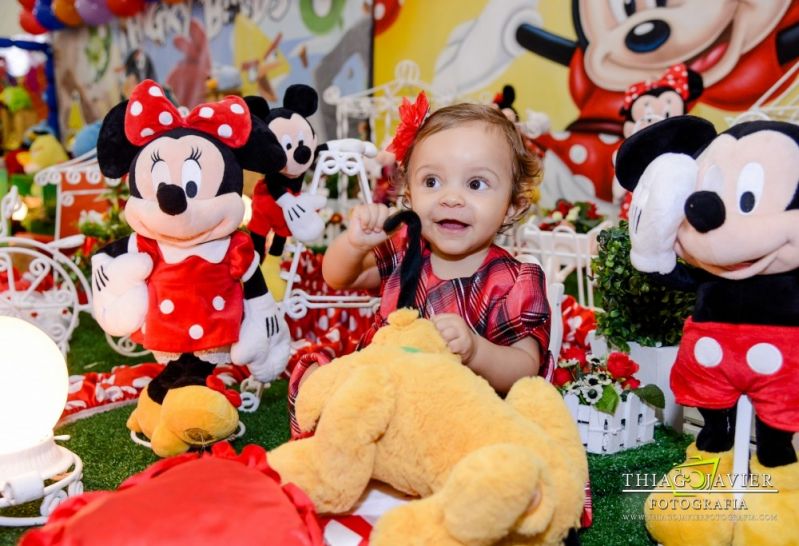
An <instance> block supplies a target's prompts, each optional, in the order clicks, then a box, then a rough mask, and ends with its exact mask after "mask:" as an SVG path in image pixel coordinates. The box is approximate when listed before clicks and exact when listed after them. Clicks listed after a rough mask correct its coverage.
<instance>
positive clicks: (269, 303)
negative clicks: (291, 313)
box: [230, 293, 291, 383]
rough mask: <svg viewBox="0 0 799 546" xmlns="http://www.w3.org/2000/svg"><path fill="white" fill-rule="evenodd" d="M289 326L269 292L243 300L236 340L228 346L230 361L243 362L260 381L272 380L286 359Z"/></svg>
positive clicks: (289, 339)
mask: <svg viewBox="0 0 799 546" xmlns="http://www.w3.org/2000/svg"><path fill="white" fill-rule="evenodd" d="M290 343H291V338H290V336H289V327H288V325H287V324H286V320H285V319H284V318H283V315H282V314H281V313H280V311H279V309H278V307H277V303H275V298H273V297H272V294H269V293H267V294H264V295H263V296H258V297H257V298H251V299H248V300H244V320H243V321H242V323H241V329H240V330H239V340H238V341H237V342H236V343H234V344H233V345H232V346H231V348H230V359H231V360H232V361H233V363H234V364H238V365H242V366H243V365H246V366H247V367H248V368H249V369H250V373H252V375H253V377H254V378H255V379H257V380H258V381H260V382H262V383H268V382H269V381H272V380H273V379H275V378H276V377H277V376H279V375H280V374H281V373H283V370H285V369H286V364H288V361H289V349H290V347H289V344H290Z"/></svg>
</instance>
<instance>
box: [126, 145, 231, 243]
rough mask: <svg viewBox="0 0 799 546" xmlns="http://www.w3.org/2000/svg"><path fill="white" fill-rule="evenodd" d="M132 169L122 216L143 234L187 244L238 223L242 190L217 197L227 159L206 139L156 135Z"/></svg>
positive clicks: (217, 234)
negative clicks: (127, 196) (131, 185)
mask: <svg viewBox="0 0 799 546" xmlns="http://www.w3.org/2000/svg"><path fill="white" fill-rule="evenodd" d="M132 170H133V174H134V178H133V180H134V181H135V182H134V183H135V191H132V193H133V194H134V195H132V196H131V198H130V199H129V200H128V202H127V204H126V206H125V217H126V219H127V221H128V223H129V224H130V225H131V227H132V228H133V230H134V231H136V232H137V233H139V234H141V235H143V236H145V237H149V238H152V239H155V240H157V241H161V242H165V243H167V244H171V245H173V246H179V247H190V246H193V245H196V244H199V243H203V242H205V241H210V240H213V239H218V238H220V237H224V236H227V235H229V234H230V233H232V232H233V231H234V230H235V229H236V228H237V227H238V226H239V224H241V221H242V218H243V217H244V205H243V202H242V200H241V196H240V194H239V193H237V192H235V191H233V192H222V193H221V194H220V195H217V193H219V190H220V186H221V185H222V183H223V181H224V176H225V159H224V158H223V156H222V153H221V152H220V150H219V148H217V147H216V146H215V145H214V144H213V143H212V142H211V141H210V140H208V139H207V138H203V137H201V136H198V135H184V136H181V137H179V138H173V137H170V136H163V137H160V138H157V139H155V140H153V141H151V142H150V143H148V144H147V145H146V146H145V147H144V148H143V149H142V150H141V152H140V153H139V155H138V157H137V158H136V160H135V162H134V165H133V168H132ZM135 194H138V196H137V195H135Z"/></svg>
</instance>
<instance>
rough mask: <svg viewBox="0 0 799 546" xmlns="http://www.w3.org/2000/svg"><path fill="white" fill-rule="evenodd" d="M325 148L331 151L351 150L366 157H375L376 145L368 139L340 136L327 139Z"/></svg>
mask: <svg viewBox="0 0 799 546" xmlns="http://www.w3.org/2000/svg"><path fill="white" fill-rule="evenodd" d="M326 144H327V149H328V150H330V151H332V152H352V153H356V154H361V155H364V156H366V157H375V156H376V155H377V147H376V146H375V145H374V144H372V143H371V142H369V141H368V140H358V139H357V138H341V139H338V140H328V141H327V142H326Z"/></svg>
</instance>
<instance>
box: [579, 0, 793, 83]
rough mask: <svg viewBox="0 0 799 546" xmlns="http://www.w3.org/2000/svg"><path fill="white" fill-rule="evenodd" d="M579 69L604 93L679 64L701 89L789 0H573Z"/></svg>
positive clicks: (775, 19) (757, 38)
mask: <svg viewBox="0 0 799 546" xmlns="http://www.w3.org/2000/svg"><path fill="white" fill-rule="evenodd" d="M578 4H579V13H580V22H581V26H582V30H583V32H584V33H585V36H586V38H587V40H588V46H587V47H586V50H585V61H584V62H585V68H586V71H587V73H588V76H589V77H590V78H591V80H592V81H593V82H594V83H596V84H597V85H599V86H600V87H603V88H605V89H609V90H612V91H623V90H624V89H626V87H627V86H628V85H629V84H630V82H636V81H641V80H645V79H646V78H648V77H653V76H655V75H656V74H658V73H660V72H661V71H663V69H665V68H667V67H669V66H672V65H675V64H678V63H681V62H684V63H686V64H687V65H688V68H690V69H692V70H694V71H695V72H698V73H700V74H701V76H702V79H703V81H704V84H705V87H709V86H711V85H713V84H714V83H716V82H718V81H719V80H721V79H722V78H724V77H725V76H726V75H727V74H728V73H730V71H732V69H733V68H734V67H735V65H736V64H737V62H738V60H739V59H740V58H741V56H742V55H743V54H745V53H746V52H747V51H749V50H750V49H752V48H753V47H754V46H755V45H757V44H758V43H760V42H761V41H762V40H763V39H764V38H765V37H766V36H767V35H768V33H769V32H771V31H772V30H773V29H774V26H775V25H776V24H777V22H778V21H779V20H780V18H781V17H782V15H783V14H784V13H785V11H786V10H787V9H788V7H789V6H790V0H714V1H708V0H669V1H668V2H666V1H662V0H658V1H653V0H579V3H578Z"/></svg>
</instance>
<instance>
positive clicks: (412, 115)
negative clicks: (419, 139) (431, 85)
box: [388, 91, 430, 163]
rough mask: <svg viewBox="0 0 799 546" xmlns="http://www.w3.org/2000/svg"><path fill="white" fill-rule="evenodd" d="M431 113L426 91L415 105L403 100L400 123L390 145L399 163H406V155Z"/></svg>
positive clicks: (400, 108) (390, 150)
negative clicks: (428, 114)
mask: <svg viewBox="0 0 799 546" xmlns="http://www.w3.org/2000/svg"><path fill="white" fill-rule="evenodd" d="M429 111H430V103H429V102H427V95H425V94H424V91H421V92H420V93H419V96H417V97H416V102H414V103H413V104H411V103H410V102H408V99H407V98H405V97H403V98H402V104H400V107H399V118H400V123H399V125H398V126H397V132H396V133H395V134H394V140H392V141H391V144H389V145H388V151H389V152H394V155H395V157H396V158H397V163H402V162H403V161H405V154H406V152H407V151H408V148H409V147H410V145H411V144H413V141H414V140H415V139H416V133H417V132H418V131H419V127H421V126H422V123H424V119H425V118H426V117H427V113H428V112H429Z"/></svg>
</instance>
